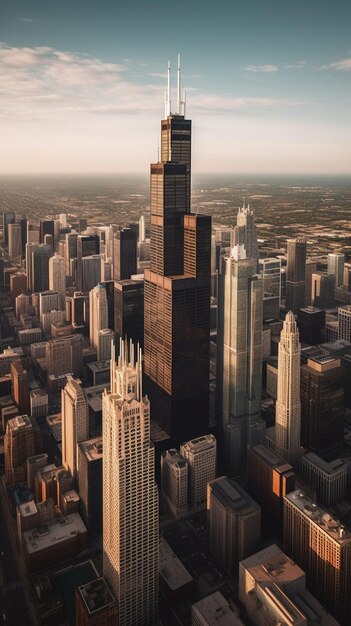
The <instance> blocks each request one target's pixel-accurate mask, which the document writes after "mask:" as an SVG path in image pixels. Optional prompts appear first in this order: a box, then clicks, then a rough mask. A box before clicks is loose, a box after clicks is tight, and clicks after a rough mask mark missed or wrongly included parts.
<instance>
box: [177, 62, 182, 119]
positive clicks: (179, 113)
mask: <svg viewBox="0 0 351 626" xmlns="http://www.w3.org/2000/svg"><path fill="white" fill-rule="evenodd" d="M181 105H182V102H181V76H180V54H178V73H177V113H178V115H181Z"/></svg>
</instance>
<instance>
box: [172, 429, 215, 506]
mask: <svg viewBox="0 0 351 626" xmlns="http://www.w3.org/2000/svg"><path fill="white" fill-rule="evenodd" d="M180 454H181V456H182V457H183V459H185V460H186V461H187V463H188V476H189V478H188V484H189V508H191V509H193V510H194V511H201V510H202V509H204V508H205V507H206V495H207V494H206V489H207V483H208V481H209V480H213V479H214V478H215V476H216V466H217V442H216V439H215V437H214V436H213V435H203V436H202V437H197V438H196V439H192V440H191V441H187V442H186V443H183V444H182V445H181V446H180Z"/></svg>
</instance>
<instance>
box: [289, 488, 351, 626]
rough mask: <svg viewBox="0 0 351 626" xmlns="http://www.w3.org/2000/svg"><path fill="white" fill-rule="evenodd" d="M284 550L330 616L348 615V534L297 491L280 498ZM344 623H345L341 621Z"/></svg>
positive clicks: (350, 570) (350, 608)
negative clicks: (282, 502) (282, 507)
mask: <svg viewBox="0 0 351 626" xmlns="http://www.w3.org/2000/svg"><path fill="white" fill-rule="evenodd" d="M284 548H285V550H286V551H287V553H288V554H289V555H290V556H291V558H292V559H293V560H294V561H295V562H296V563H297V564H298V565H300V567H302V568H303V569H304V571H305V572H306V575H307V585H308V587H309V589H310V590H311V591H312V592H313V593H315V594H316V595H317V597H318V598H320V599H321V600H322V601H323V602H325V603H326V606H328V607H330V610H331V611H332V612H333V615H335V617H337V618H342V619H343V620H347V619H348V618H349V617H350V614H351V594H350V580H351V533H350V531H348V530H347V529H346V528H345V527H344V526H343V525H342V524H341V523H340V522H339V521H338V520H336V519H333V518H332V517H331V515H330V514H329V513H327V512H326V511H324V510H323V509H322V508H320V507H319V506H317V504H315V503H314V502H313V501H312V500H310V498H308V497H307V496H306V495H305V494H304V493H303V492H300V491H299V490H297V491H293V492H292V493H290V494H288V495H286V496H285V498H284ZM345 623H347V621H345Z"/></svg>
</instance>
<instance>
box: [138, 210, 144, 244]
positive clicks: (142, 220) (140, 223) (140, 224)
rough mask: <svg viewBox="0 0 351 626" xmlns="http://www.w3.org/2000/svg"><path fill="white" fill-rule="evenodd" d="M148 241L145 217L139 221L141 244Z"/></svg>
mask: <svg viewBox="0 0 351 626" xmlns="http://www.w3.org/2000/svg"><path fill="white" fill-rule="evenodd" d="M145 239H146V229H145V217H144V215H142V216H141V218H140V220H139V243H144V242H145Z"/></svg>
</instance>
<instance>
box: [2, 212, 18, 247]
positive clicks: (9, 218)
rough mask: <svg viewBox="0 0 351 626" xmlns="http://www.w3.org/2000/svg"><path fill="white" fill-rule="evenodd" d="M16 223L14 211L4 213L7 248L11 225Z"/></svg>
mask: <svg viewBox="0 0 351 626" xmlns="http://www.w3.org/2000/svg"><path fill="white" fill-rule="evenodd" d="M15 221H16V215H15V213H13V212H12V211H3V214H2V235H3V240H4V242H5V246H7V244H8V242H9V224H14V223H15Z"/></svg>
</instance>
